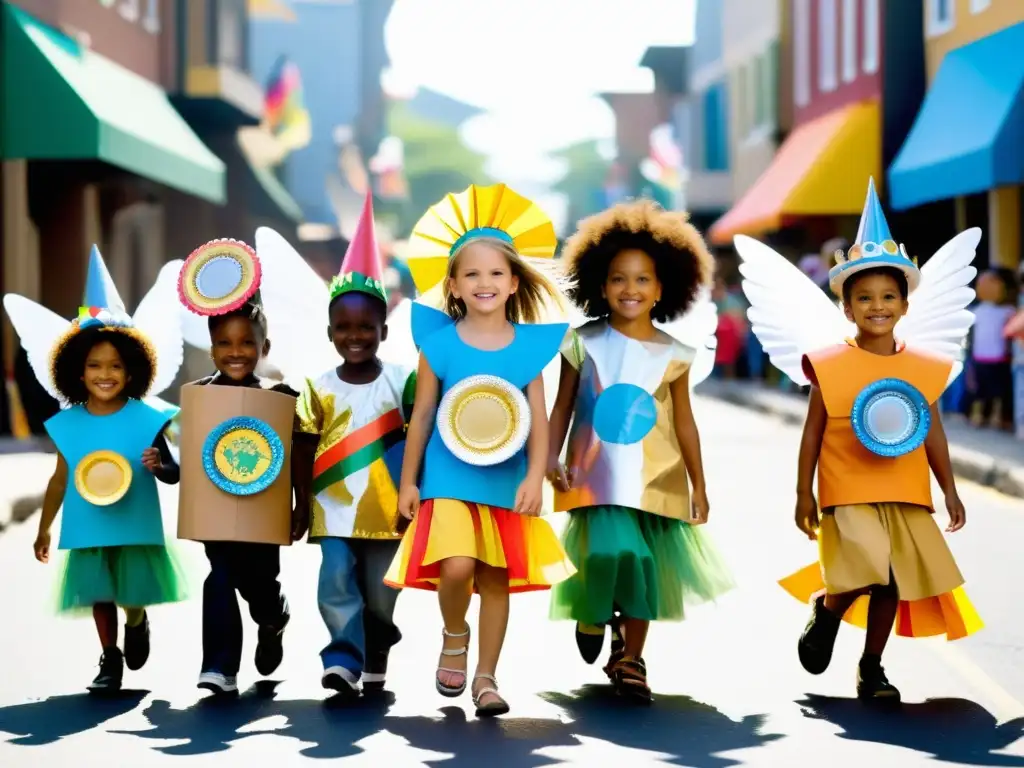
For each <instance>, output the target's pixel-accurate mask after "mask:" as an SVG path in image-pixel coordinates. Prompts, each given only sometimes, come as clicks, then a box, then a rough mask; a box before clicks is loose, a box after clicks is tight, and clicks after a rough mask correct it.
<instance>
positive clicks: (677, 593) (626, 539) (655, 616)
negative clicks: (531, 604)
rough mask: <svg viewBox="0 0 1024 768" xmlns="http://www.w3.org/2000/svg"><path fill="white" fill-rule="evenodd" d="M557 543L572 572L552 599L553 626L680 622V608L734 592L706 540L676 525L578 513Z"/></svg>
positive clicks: (616, 512)
mask: <svg viewBox="0 0 1024 768" xmlns="http://www.w3.org/2000/svg"><path fill="white" fill-rule="evenodd" d="M562 540H563V543H564V545H565V550H566V552H567V553H568V555H569V558H570V559H571V560H572V561H573V562H574V563H576V565H577V567H578V568H579V571H578V572H577V573H576V575H575V576H573V577H572V578H570V579H568V580H567V581H564V582H562V583H561V584H559V585H558V586H557V587H556V588H555V590H554V592H553V593H552V602H551V618H553V619H575V620H576V621H579V622H582V623H584V624H603V623H605V622H607V621H608V620H609V619H611V617H612V613H613V611H616V610H617V611H619V612H621V614H622V615H623V616H625V617H628V618H632V619H647V620H658V621H680V620H682V619H683V616H684V612H685V610H684V609H685V606H686V605H696V604H700V603H705V602H708V601H711V600H714V599H715V598H716V597H718V596H719V595H722V594H724V593H726V592H728V591H729V590H731V589H732V588H733V587H734V586H735V584H734V582H733V579H732V576H731V575H730V573H729V569H728V568H727V567H726V565H725V562H724V561H723V559H722V557H721V555H719V553H718V550H717V549H716V548H715V546H714V544H713V543H712V541H711V538H710V537H709V536H708V535H707V532H706V531H704V530H703V529H702V528H701V527H700V526H694V525H689V524H687V523H685V522H683V521H681V520H673V519H671V518H667V517H662V516H660V515H652V514H649V513H647V512H641V511H640V510H636V509H630V508H628V507H616V506H595V507H584V508H582V509H577V510H574V511H572V512H570V513H569V524H568V525H567V526H566V529H565V533H564V534H563V539H562Z"/></svg>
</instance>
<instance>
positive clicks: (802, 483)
mask: <svg viewBox="0 0 1024 768" xmlns="http://www.w3.org/2000/svg"><path fill="white" fill-rule="evenodd" d="M827 420H828V412H827V411H826V410H825V401H824V399H823V398H822V396H821V390H820V389H818V388H817V387H814V386H812V387H811V396H810V398H809V400H808V403H807V419H806V420H805V421H804V433H803V436H802V437H801V438H800V454H799V458H798V459H797V473H796V492H797V495H798V496H800V495H804V494H810V495H812V496H813V495H814V471H815V469H817V467H818V455H819V454H820V453H821V441H822V438H823V437H824V435H825V423H826V421H827Z"/></svg>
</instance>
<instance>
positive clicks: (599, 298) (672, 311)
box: [562, 200, 715, 322]
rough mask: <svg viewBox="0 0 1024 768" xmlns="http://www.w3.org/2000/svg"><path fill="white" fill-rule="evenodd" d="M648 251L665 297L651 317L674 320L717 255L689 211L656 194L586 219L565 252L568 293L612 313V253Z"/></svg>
mask: <svg viewBox="0 0 1024 768" xmlns="http://www.w3.org/2000/svg"><path fill="white" fill-rule="evenodd" d="M629 249H636V250H638V251H643V252H644V253H646V254H647V255H648V256H650V257H651V260H652V261H654V269H655V273H656V275H657V277H658V282H660V283H661V287H662V294H661V299H660V300H659V301H658V303H657V304H655V305H654V308H653V309H652V310H651V319H652V320H656V321H658V322H664V321H667V320H672V319H674V318H676V317H678V316H679V315H681V314H683V313H685V312H686V310H687V309H689V308H690V305H691V304H692V303H693V302H694V300H695V299H696V298H697V294H698V292H699V291H700V289H701V288H702V287H704V286H708V285H710V283H711V279H712V275H713V274H714V269H715V259H714V257H713V256H712V255H711V252H710V251H709V250H708V247H707V245H705V243H704V238H703V237H701V234H700V232H698V231H697V229H696V227H694V226H693V225H692V224H690V222H689V215H688V214H686V213H675V212H672V211H666V210H664V209H663V208H661V206H659V205H658V204H657V203H655V202H653V201H652V200H635V201H632V202H628V203H620V204H619V205H616V206H614V207H612V208H609V209H608V210H607V211H604V212H603V213H599V214H597V215H596V216H591V217H590V218H587V219H584V220H583V221H581V222H580V223H579V228H578V229H577V230H576V233H575V234H574V235H573V236H572V237H570V238H569V240H568V241H567V242H566V244H565V249H564V251H563V252H562V255H563V258H564V259H565V261H566V266H567V272H568V278H569V282H570V287H569V289H568V294H569V298H570V299H572V301H573V303H574V304H576V306H577V307H579V309H580V311H581V312H583V314H585V315H587V316H588V317H604V316H606V315H609V314H611V307H609V306H608V300H607V299H605V297H604V296H603V295H602V289H603V288H604V284H605V282H606V281H607V280H608V268H609V266H610V265H611V262H612V259H614V258H615V256H616V255H618V254H619V253H621V252H622V251H625V250H629Z"/></svg>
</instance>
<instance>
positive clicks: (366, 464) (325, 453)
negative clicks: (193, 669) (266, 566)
mask: <svg viewBox="0 0 1024 768" xmlns="http://www.w3.org/2000/svg"><path fill="white" fill-rule="evenodd" d="M371 201H372V198H371V197H370V196H369V195H367V197H366V205H365V206H364V208H363V215H362V218H361V219H360V222H359V226H358V228H357V230H356V234H355V235H354V237H353V239H352V243H351V244H350V245H349V249H348V253H347V254H346V255H345V261H344V263H343V264H342V266H341V273H340V274H339V276H338V277H336V278H334V279H333V280H332V281H331V287H330V296H331V298H330V303H329V305H328V308H327V311H328V316H329V318H330V325H329V327H328V333H329V334H330V336H331V339H332V340H333V341H334V346H335V348H336V349H337V350H338V354H339V355H341V357H342V360H343V361H344V362H343V363H342V364H341V365H339V366H337V367H336V368H331V370H329V371H327V372H326V373H324V374H322V375H321V376H319V377H317V378H316V379H315V380H313V381H307V383H306V387H305V388H304V390H303V392H302V395H301V397H300V398H299V402H298V409H299V417H300V421H301V423H302V429H303V431H305V432H307V433H309V434H311V435H314V436H315V437H316V439H317V440H318V441H319V445H318V447H317V449H316V457H315V458H316V462H315V464H313V466H309V467H306V468H304V470H303V475H304V477H306V476H309V478H311V480H312V491H313V494H314V498H315V501H314V502H313V504H312V524H311V525H310V526H309V527H310V532H309V537H310V540H311V541H317V542H319V544H320V552H321V557H322V559H321V564H320V583H319V587H318V590H317V592H318V594H317V601H318V602H319V604H320V615H321V616H322V617H323V619H324V623H325V624H326V625H327V631H328V632H329V633H330V642H329V643H328V645H327V647H326V648H324V649H323V651H322V652H321V654H320V655H321V659H322V661H323V666H324V673H323V677H322V680H321V682H322V684H323V686H324V687H325V688H328V689H331V690H335V691H338V692H339V693H343V694H345V695H346V696H352V695H354V694H357V692H358V688H357V685H358V683H359V682H360V678H362V683H363V690H364V691H365V692H371V691H380V690H383V688H384V680H385V675H386V673H387V666H388V654H389V652H390V649H391V647H392V646H393V645H395V644H396V643H397V642H398V641H399V640H400V639H401V637H402V634H401V632H399V631H398V628H397V627H396V626H395V623H394V618H393V616H394V611H395V601H396V600H397V598H398V590H396V589H392V588H391V587H389V586H387V585H386V584H384V574H385V572H386V571H387V568H388V565H389V564H390V563H391V561H392V559H394V556H395V553H396V552H397V551H398V542H399V539H400V538H401V532H400V531H399V519H400V518H399V515H398V496H397V485H398V483H397V481H398V479H399V476H400V473H401V457H402V451H403V450H404V448H405V424H406V418H407V415H408V414H407V408H408V407H409V406H411V404H412V393H413V390H414V389H415V386H416V377H415V373H414V371H413V370H412V369H411V368H409V367H405V366H401V365H395V364H393V363H384V362H381V360H380V358H379V357H377V350H378V348H379V347H380V343H381V341H383V340H384V339H386V338H387V334H388V326H387V324H386V322H385V317H386V313H387V307H388V299H387V293H386V292H385V290H384V287H383V284H382V279H381V274H382V269H381V264H380V255H379V253H380V251H379V249H378V247H377V240H376V237H375V234H374V222H373V208H372V207H371V206H372V202H371ZM307 482H308V480H307ZM305 510H306V511H307V514H308V512H309V507H308V506H307V507H305Z"/></svg>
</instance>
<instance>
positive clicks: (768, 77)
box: [761, 40, 779, 126]
mask: <svg viewBox="0 0 1024 768" xmlns="http://www.w3.org/2000/svg"><path fill="white" fill-rule="evenodd" d="M761 77H762V82H761V91H762V92H763V93H764V94H765V96H764V99H765V102H764V112H765V115H764V122H765V125H767V126H774V125H775V120H776V118H777V114H776V106H777V104H778V99H779V41H778V40H773V41H772V43H771V44H770V45H769V46H768V50H767V51H765V53H764V66H763V67H761Z"/></svg>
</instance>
